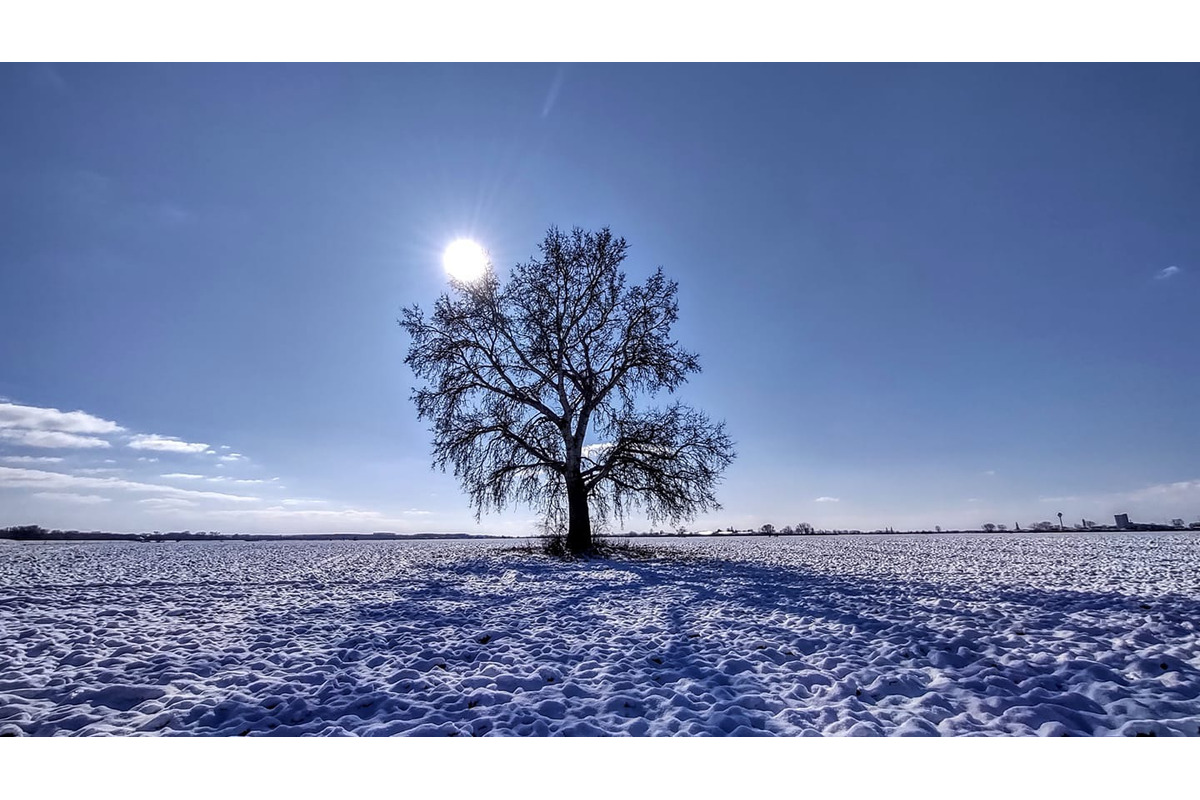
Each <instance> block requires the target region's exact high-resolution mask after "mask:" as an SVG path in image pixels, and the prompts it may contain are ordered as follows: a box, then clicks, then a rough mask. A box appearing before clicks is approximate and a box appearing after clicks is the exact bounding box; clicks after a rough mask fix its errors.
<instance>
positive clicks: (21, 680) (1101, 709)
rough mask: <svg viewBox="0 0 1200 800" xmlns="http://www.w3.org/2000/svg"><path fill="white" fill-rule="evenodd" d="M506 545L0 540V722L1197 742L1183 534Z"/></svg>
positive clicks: (146, 728) (1192, 538)
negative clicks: (553, 548)
mask: <svg viewBox="0 0 1200 800" xmlns="http://www.w3.org/2000/svg"><path fill="white" fill-rule="evenodd" d="M511 546H512V545H511V544H510V543H507V542H459V543H443V542H436V543H434V542H428V543H400V542H389V543H363V542H337V543H321V542H311V543H295V542H280V543H253V544H251V543H216V544H214V543H209V544H161V545H155V544H132V543H81V544H28V543H25V544H17V543H4V544H3V545H0V733H2V734H17V735H20V734H36V735H50V734H77V733H78V734H110V733H119V734H131V733H156V734H222V735H238V734H253V735H259V734H276V735H296V734H359V735H389V734H435V735H464V736H468V735H486V734H539V735H540V734H563V735H588V734H632V735H643V734H651V735H653V734H684V735H695V734H715V735H727V734H736V735H741V734H768V735H788V736H794V735H813V734H849V735H860V734H863V735H882V734H888V735H902V734H968V733H986V734H1027V735H1028V734H1039V735H1059V734H1083V735H1096V734H1124V735H1132V734H1136V733H1142V734H1149V733H1153V734H1157V735H1165V734H1186V735H1197V734H1198V733H1200V638H1198V637H1197V632H1196V624H1197V620H1200V538H1198V537H1197V536H1196V535H1194V534H1188V533H1180V534H1087V535H1071V534H1065V535H1064V534H1046V535H1020V534H1017V535H986V536H959V535H945V536H895V537H883V536H863V537H804V538H794V539H766V538H764V539H729V540H713V539H704V540H696V539H683V540H670V541H667V542H660V543H656V544H655V547H657V548H661V550H660V555H659V556H658V557H654V558H649V559H645V560H625V559H617V560H611V561H601V560H595V561H587V562H576V563H567V564H563V563H560V562H553V561H550V560H548V559H546V558H544V557H542V556H540V555H534V554H530V553H521V552H513V551H511V550H510V551H507V552H506V551H505V548H510V547H511ZM664 553H665V555H663V554H664Z"/></svg>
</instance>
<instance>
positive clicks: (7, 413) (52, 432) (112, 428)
mask: <svg viewBox="0 0 1200 800" xmlns="http://www.w3.org/2000/svg"><path fill="white" fill-rule="evenodd" d="M124 430H125V429H124V428H122V427H121V426H120V425H118V424H117V423H115V422H113V421H112V420H107V419H102V418H101V417H97V416H93V415H92V414H88V413H86V412H83V411H59V410H58V409H57V408H39V407H37V406H25V405H19V404H17V403H0V440H3V441H5V442H11V443H13V444H18V445H22V446H24V447H42V448H71V447H74V448H82V449H86V448H96V447H110V446H111V445H110V444H109V443H108V441H107V440H105V439H101V438H100V436H102V435H104V434H111V433H120V432H121V431H124Z"/></svg>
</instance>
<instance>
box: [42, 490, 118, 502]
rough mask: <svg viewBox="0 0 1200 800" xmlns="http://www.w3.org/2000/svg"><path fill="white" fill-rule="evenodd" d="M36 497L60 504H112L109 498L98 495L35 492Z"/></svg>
mask: <svg viewBox="0 0 1200 800" xmlns="http://www.w3.org/2000/svg"><path fill="white" fill-rule="evenodd" d="M33 496H34V497H40V498H41V499H43V500H53V501H55V502H59V503H80V504H82V505H95V504H96V503H107V502H110V501H109V498H107V497H101V496H100V495H98V494H74V493H72V492H34V493H33Z"/></svg>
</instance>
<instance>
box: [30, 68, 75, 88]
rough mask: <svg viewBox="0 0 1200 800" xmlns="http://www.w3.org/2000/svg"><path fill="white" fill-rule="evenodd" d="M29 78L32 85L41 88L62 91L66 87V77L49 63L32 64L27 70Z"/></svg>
mask: <svg viewBox="0 0 1200 800" xmlns="http://www.w3.org/2000/svg"><path fill="white" fill-rule="evenodd" d="M29 78H30V81H32V83H33V85H34V86H38V87H41V88H43V89H51V90H53V91H55V92H59V93H62V92H65V91H67V88H68V87H67V80H66V78H64V77H63V76H62V73H61V72H59V71H58V70H57V69H55V68H54V66H53V65H51V64H34V65H33V66H32V67H31V68H30V70H29Z"/></svg>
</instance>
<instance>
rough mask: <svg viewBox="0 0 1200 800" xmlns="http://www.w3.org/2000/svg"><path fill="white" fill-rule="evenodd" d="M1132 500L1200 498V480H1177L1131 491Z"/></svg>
mask: <svg viewBox="0 0 1200 800" xmlns="http://www.w3.org/2000/svg"><path fill="white" fill-rule="evenodd" d="M1127 497H1128V498H1129V499H1130V500H1158V499H1163V500H1166V499H1183V498H1189V499H1191V498H1195V499H1197V500H1200V480H1194V481H1176V482H1175V483H1160V484H1157V485H1155V486H1147V487H1146V488H1145V489H1138V490H1137V491H1136V492H1130V493H1129V494H1128V495H1127Z"/></svg>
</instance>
